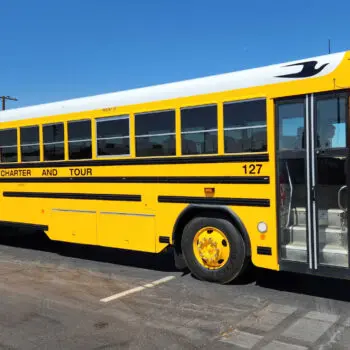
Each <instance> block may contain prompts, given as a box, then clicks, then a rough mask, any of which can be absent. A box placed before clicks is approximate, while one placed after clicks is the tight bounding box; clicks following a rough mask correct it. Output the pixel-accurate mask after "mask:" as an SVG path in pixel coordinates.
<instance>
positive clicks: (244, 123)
mask: <svg viewBox="0 0 350 350" xmlns="http://www.w3.org/2000/svg"><path fill="white" fill-rule="evenodd" d="M224 133H225V134H224V136H225V152H226V153H239V152H263V151H266V150H267V136H266V100H254V101H239V102H231V103H225V104H224Z"/></svg>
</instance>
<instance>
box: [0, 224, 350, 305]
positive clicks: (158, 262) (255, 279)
mask: <svg viewBox="0 0 350 350" xmlns="http://www.w3.org/2000/svg"><path fill="white" fill-rule="evenodd" d="M0 245H3V246H8V247H16V248H22V249H26V250H31V251H34V252H38V251H42V252H47V253H53V254H57V255H58V256H64V257H68V258H73V259H74V258H75V259H80V260H88V261H92V262H93V261H95V262H101V263H110V264H116V265H122V266H130V267H137V268H142V269H148V270H155V271H164V272H176V271H178V270H177V269H176V267H175V264H174V259H173V255H172V252H171V250H169V251H168V252H165V253H161V254H151V253H141V252H135V251H126V250H120V249H114V248H104V247H98V246H87V245H78V244H70V243H64V242H56V241H51V240H50V239H49V238H48V237H47V236H46V235H45V233H44V232H41V231H24V230H15V229H11V228H4V227H1V229H0ZM26 257H27V256H26ZM37 258H38V256H37V254H36V253H35V254H33V259H35V260H37ZM184 274H189V271H185V272H184ZM249 284H256V285H257V286H259V287H262V288H266V289H270V290H276V291H283V292H290V293H295V294H304V295H310V296H314V297H321V298H328V299H334V300H339V301H350V293H349V290H350V281H348V280H340V279H331V278H325V277H317V276H311V275H303V274H297V273H291V272H276V271H269V270H264V269H257V268H251V269H250V270H249V272H248V273H247V274H246V275H244V276H242V277H241V278H239V279H238V280H236V281H233V282H232V283H231V287H233V288H234V286H235V285H249Z"/></svg>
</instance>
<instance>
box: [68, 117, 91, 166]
mask: <svg viewBox="0 0 350 350" xmlns="http://www.w3.org/2000/svg"><path fill="white" fill-rule="evenodd" d="M68 152H69V159H88V158H91V157H92V150H91V120H79V121H72V122H68Z"/></svg>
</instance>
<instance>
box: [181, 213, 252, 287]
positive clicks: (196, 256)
mask: <svg viewBox="0 0 350 350" xmlns="http://www.w3.org/2000/svg"><path fill="white" fill-rule="evenodd" d="M181 248H182V252H183V255H184V259H185V261H186V263H187V266H188V268H189V269H190V270H191V272H192V273H193V274H194V275H195V276H196V277H197V278H199V279H201V280H206V281H210V282H218V283H229V282H231V281H233V280H234V279H235V278H237V277H238V276H239V275H240V273H241V271H242V269H243V268H244V266H245V263H246V246H245V243H244V240H243V238H242V236H241V234H240V233H239V232H238V230H237V229H236V228H235V227H234V225H233V224H232V223H231V222H229V221H228V220H226V219H222V218H211V217H197V218H194V219H193V220H191V221H190V222H189V223H188V224H187V225H186V226H185V228H184V232H183V236H182V241H181Z"/></svg>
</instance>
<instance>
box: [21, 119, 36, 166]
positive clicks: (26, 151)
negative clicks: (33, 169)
mask: <svg viewBox="0 0 350 350" xmlns="http://www.w3.org/2000/svg"><path fill="white" fill-rule="evenodd" d="M20 132H21V161H22V162H36V161H40V142H39V126H27V127H22V128H20Z"/></svg>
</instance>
